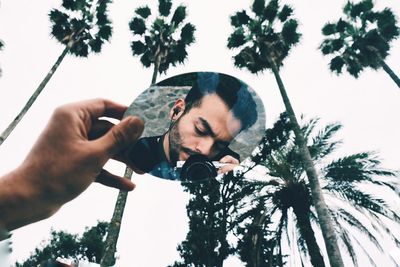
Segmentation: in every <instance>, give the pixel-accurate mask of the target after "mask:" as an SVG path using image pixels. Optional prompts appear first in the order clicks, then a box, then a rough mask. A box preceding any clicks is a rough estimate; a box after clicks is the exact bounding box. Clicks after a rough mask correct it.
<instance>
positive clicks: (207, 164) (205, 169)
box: [181, 154, 217, 182]
mask: <svg viewBox="0 0 400 267" xmlns="http://www.w3.org/2000/svg"><path fill="white" fill-rule="evenodd" d="M216 176H217V170H216V168H215V167H214V165H213V163H212V162H211V161H210V160H208V159H207V157H205V156H203V155H200V154H198V155H192V156H190V157H189V158H188V159H187V160H186V162H185V164H183V166H182V170H181V180H182V181H191V182H198V181H202V180H208V179H212V178H215V177H216Z"/></svg>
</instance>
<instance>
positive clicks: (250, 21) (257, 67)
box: [228, 0, 343, 267]
mask: <svg viewBox="0 0 400 267" xmlns="http://www.w3.org/2000/svg"><path fill="white" fill-rule="evenodd" d="M251 11H252V13H253V14H250V15H249V14H247V12H246V11H245V10H243V11H240V12H237V13H236V14H235V15H234V16H232V17H231V24H232V25H233V26H234V28H235V30H234V32H233V33H232V34H231V36H230V37H229V39H228V47H229V48H231V49H234V48H239V49H240V51H239V53H238V54H237V55H236V56H235V57H234V64H235V66H237V67H239V68H247V69H248V70H250V71H251V72H252V73H257V72H260V71H263V70H264V69H271V70H272V72H273V74H274V76H275V79H276V81H277V83H278V87H279V90H280V93H281V96H282V99H283V102H284V104H285V108H286V111H287V113H288V115H289V118H290V121H291V123H292V124H293V127H294V132H295V134H296V141H297V143H298V145H299V147H300V151H301V153H300V156H301V159H302V162H303V164H304V165H305V166H306V167H305V169H306V170H307V176H308V178H309V180H310V188H311V192H312V198H313V202H314V204H315V207H316V210H317V214H318V219H319V221H320V223H321V228H322V233H323V237H324V240H325V245H326V249H327V251H328V255H329V260H330V263H331V266H333V267H341V266H343V261H342V258H341V255H340V251H339V247H338V245H337V239H336V235H335V232H334V229H333V224H332V221H331V218H330V214H329V210H328V208H327V207H326V204H325V201H324V199H323V195H322V191H321V187H320V185H319V181H318V175H317V172H316V170H315V167H314V164H313V162H312V159H311V155H310V152H309V151H308V149H307V145H306V140H305V139H304V137H303V134H302V132H301V131H300V126H299V124H298V122H297V119H296V116H295V113H294V111H293V108H292V106H291V103H290V101H289V97H288V95H287V93H286V89H285V87H284V85H283V82H282V79H281V77H280V75H279V68H280V66H282V65H283V60H284V59H285V58H286V57H287V56H288V54H289V51H290V49H291V48H292V47H293V46H294V45H295V44H297V43H298V42H299V38H300V34H299V33H298V32H297V26H298V22H297V20H295V19H293V18H291V16H292V13H293V9H292V8H291V7H290V6H288V5H284V6H283V7H282V8H280V6H279V1H278V0H271V1H269V2H268V3H267V5H265V0H255V1H254V2H253V5H252V8H251Z"/></svg>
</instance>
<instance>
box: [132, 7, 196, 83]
mask: <svg viewBox="0 0 400 267" xmlns="http://www.w3.org/2000/svg"><path fill="white" fill-rule="evenodd" d="M171 8H172V1H171V0H159V5H158V12H159V14H158V16H157V17H155V18H154V20H153V21H152V22H150V17H151V10H150V8H149V7H148V6H143V7H139V8H137V9H136V10H135V16H134V17H133V18H132V20H131V21H130V23H129V28H130V29H131V31H132V33H133V36H134V41H132V44H131V48H132V53H133V55H134V56H140V61H141V62H142V64H143V66H145V67H146V68H148V67H150V66H151V65H153V68H154V69H153V76H152V79H151V84H154V83H155V82H156V80H157V74H158V73H160V74H161V73H162V72H166V71H167V70H168V68H169V67H170V65H173V66H175V65H176V64H178V63H183V62H184V61H185V59H186V58H187V55H188V54H187V52H186V47H187V46H189V45H191V44H192V43H194V41H195V37H194V32H195V26H194V25H193V24H191V23H185V22H184V21H185V19H186V15H187V14H186V7H185V6H183V5H179V6H178V7H177V8H176V9H175V10H174V11H173V12H171ZM171 15H172V16H171ZM146 24H147V25H146Z"/></svg>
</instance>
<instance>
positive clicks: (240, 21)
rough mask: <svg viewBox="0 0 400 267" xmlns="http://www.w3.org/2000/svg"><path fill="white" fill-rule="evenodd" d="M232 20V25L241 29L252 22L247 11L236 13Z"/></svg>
mask: <svg viewBox="0 0 400 267" xmlns="http://www.w3.org/2000/svg"><path fill="white" fill-rule="evenodd" d="M230 19H231V25H232V26H234V27H241V26H242V25H245V24H247V23H248V22H249V21H250V17H249V16H248V15H247V13H246V10H242V11H239V12H236V13H235V15H233V16H231V18H230Z"/></svg>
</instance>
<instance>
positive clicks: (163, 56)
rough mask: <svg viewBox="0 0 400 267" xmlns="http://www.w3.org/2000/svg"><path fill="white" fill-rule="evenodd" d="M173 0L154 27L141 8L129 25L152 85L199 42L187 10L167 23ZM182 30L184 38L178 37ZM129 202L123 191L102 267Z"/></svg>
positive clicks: (166, 1) (164, 2)
mask: <svg viewBox="0 0 400 267" xmlns="http://www.w3.org/2000/svg"><path fill="white" fill-rule="evenodd" d="M171 7H172V2H171V0H159V5H158V11H159V17H157V18H155V20H154V21H153V23H152V24H151V25H150V26H146V20H147V19H149V18H150V15H151V10H150V8H149V7H148V6H143V7H139V8H137V9H136V10H135V14H136V15H137V16H135V17H134V18H133V19H132V20H131V21H130V22H129V28H130V29H131V31H132V33H133V35H134V38H135V40H134V41H132V44H131V48H132V53H133V55H134V56H135V55H141V57H140V61H141V62H142V64H143V66H145V67H150V66H151V65H152V64H153V65H154V71H153V76H152V79H151V85H152V84H155V83H156V80H157V74H158V73H162V72H164V73H165V72H166V71H167V70H168V68H169V66H170V65H173V66H175V65H176V64H177V63H183V62H184V60H185V59H186V57H187V52H186V46H188V45H190V44H192V43H193V42H194V41H195V38H194V32H195V26H194V25H192V24H191V23H186V24H185V25H183V23H184V20H185V18H186V7H185V6H183V5H180V6H178V7H177V8H176V9H175V11H174V13H173V15H172V17H171V18H170V22H169V24H168V22H167V21H166V20H167V19H168V16H169V15H170V14H171ZM179 30H180V34H179V36H180V38H176V33H178V32H179ZM132 174H133V171H132V170H131V169H130V168H129V167H126V169H125V174H124V177H126V178H128V179H131V177H132ZM126 200H127V192H123V191H120V192H119V194H118V198H117V202H116V203H115V208H114V213H113V216H112V219H111V222H110V228H109V230H108V234H107V240H106V247H105V252H104V256H103V258H102V260H101V266H110V265H114V263H115V256H114V255H115V252H116V249H117V241H118V236H119V232H120V229H121V223H122V217H123V214H124V209H125V205H126Z"/></svg>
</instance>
